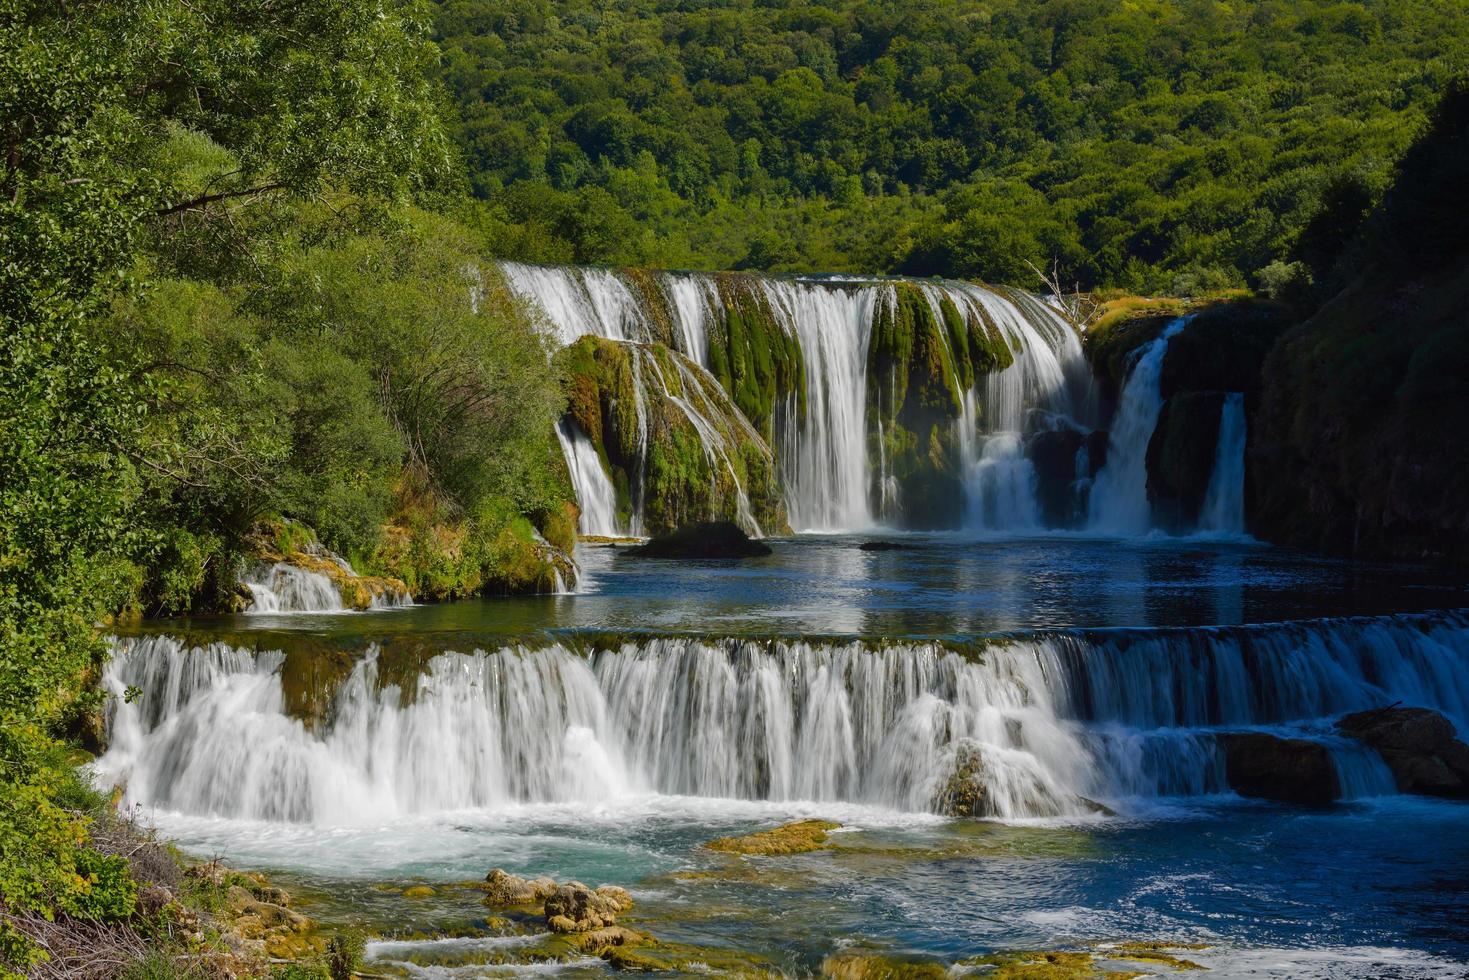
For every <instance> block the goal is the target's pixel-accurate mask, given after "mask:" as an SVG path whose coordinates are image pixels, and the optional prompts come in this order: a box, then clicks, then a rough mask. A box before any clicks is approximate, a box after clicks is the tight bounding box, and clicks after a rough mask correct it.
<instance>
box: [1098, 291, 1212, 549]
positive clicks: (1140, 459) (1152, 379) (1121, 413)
mask: <svg viewBox="0 0 1469 980" xmlns="http://www.w3.org/2000/svg"><path fill="white" fill-rule="evenodd" d="M1188 321H1189V318H1188V317H1179V318H1178V319H1176V320H1174V321H1173V322H1172V323H1170V324H1168V326H1167V327H1166V328H1165V329H1164V331H1163V333H1162V335H1161V336H1159V337H1158V338H1157V339H1156V340H1154V341H1152V342H1151V343H1149V344H1148V345H1147V346H1146V347H1144V348H1143V349H1142V350H1141V351H1140V352H1139V354H1138V357H1137V360H1136V362H1135V363H1134V364H1133V366H1132V369H1131V370H1130V371H1129V372H1128V375H1127V380H1126V381H1125V382H1124V383H1123V385H1122V394H1121V395H1120V396H1119V397H1118V402H1117V415H1116V418H1115V419H1114V420H1113V422H1112V430H1111V440H1110V442H1109V443H1108V448H1107V463H1106V465H1105V466H1103V467H1102V469H1101V471H1100V472H1099V473H1097V476H1096V480H1095V482H1094V483H1093V484H1092V490H1091V500H1090V503H1089V505H1088V506H1089V515H1090V516H1089V520H1088V522H1087V526H1088V527H1089V528H1090V529H1092V530H1095V531H1103V532H1106V533H1109V534H1143V533H1145V532H1146V531H1147V530H1148V529H1149V528H1150V527H1151V526H1152V507H1151V506H1150V504H1149V503H1148V441H1149V440H1150V439H1151V438H1152V437H1153V430H1154V429H1155V428H1157V426H1158V415H1159V414H1160V413H1161V412H1162V411H1163V397H1162V394H1161V393H1160V391H1159V382H1160V379H1161V377H1162V374H1163V358H1164V356H1165V355H1166V354H1167V353H1168V341H1169V340H1170V339H1171V338H1172V337H1174V336H1176V335H1177V334H1178V333H1179V331H1181V330H1182V329H1183V328H1184V327H1185V326H1187V324H1188Z"/></svg>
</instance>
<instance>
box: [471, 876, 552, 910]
mask: <svg viewBox="0 0 1469 980" xmlns="http://www.w3.org/2000/svg"><path fill="white" fill-rule="evenodd" d="M485 885H486V887H485V890H484V891H485V898H484V902H485V904H486V905H536V904H538V903H540V902H544V901H545V900H546V899H548V898H550V897H551V896H552V895H555V894H556V888H557V885H556V882H555V881H553V880H552V879H550V878H522V877H521V876H520V875H513V874H511V873H510V872H508V871H505V870H503V869H502V868H496V869H495V870H493V871H491V872H490V873H489V874H487V875H485Z"/></svg>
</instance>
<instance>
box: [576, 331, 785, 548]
mask: <svg viewBox="0 0 1469 980" xmlns="http://www.w3.org/2000/svg"><path fill="white" fill-rule="evenodd" d="M557 359H558V361H559V364H560V366H561V368H562V370H563V371H564V373H565V377H566V384H567V390H568V406H567V418H568V419H569V421H570V422H571V424H573V425H575V426H576V427H577V428H578V429H579V430H580V431H581V432H582V433H584V434H585V435H586V436H587V438H588V439H589V440H590V441H591V443H592V445H593V446H594V447H595V448H596V451H597V456H598V458H599V460H601V462H602V464H603V466H604V467H605V468H606V472H607V474H608V476H609V477H610V478H611V480H612V484H613V487H614V488H615V490H616V492H617V508H618V511H619V518H620V520H621V521H622V522H623V523H625V524H626V523H629V521H628V519H629V517H630V516H631V515H632V514H633V513H634V512H637V513H640V514H641V516H642V530H643V531H644V532H645V533H648V534H660V533H664V532H667V531H671V530H673V529H674V528H676V527H678V526H680V525H682V524H686V523H688V522H690V521H703V520H728V521H734V522H736V523H739V524H741V525H744V526H746V529H747V530H751V531H757V530H758V531H759V532H761V533H765V534H779V533H785V532H786V531H788V530H789V525H788V524H787V522H786V515H785V505H784V501H783V499H782V494H781V488H780V481H779V477H778V474H777V471H776V465H775V459H774V456H773V455H772V454H771V452H770V448H769V446H768V445H767V444H766V442H765V440H764V439H763V438H762V436H761V435H760V433H759V432H757V431H756V429H755V428H754V427H753V426H752V425H751V424H750V422H749V421H748V420H747V419H746V417H745V416H744V415H743V414H742V413H741V412H740V410H739V409H738V408H736V406H735V402H734V401H733V400H732V399H731V398H730V397H729V396H728V395H727V394H726V393H725V391H724V389H723V388H722V387H721V386H720V384H719V383H718V382H717V381H716V380H715V378H714V377H713V376H711V375H710V373H709V372H707V371H705V370H703V369H702V368H700V367H699V366H698V365H696V364H694V363H693V362H692V361H690V360H689V359H688V358H686V357H684V356H683V355H681V354H678V353H676V352H675V351H672V350H669V349H668V348H667V347H665V346H663V345H662V344H630V343H620V342H617V341H610V340H603V339H601V338H597V337H583V338H581V339H580V340H578V341H577V342H576V343H574V344H572V345H570V346H569V347H567V348H565V349H564V350H562V351H561V352H560V353H559V354H558V355H557Z"/></svg>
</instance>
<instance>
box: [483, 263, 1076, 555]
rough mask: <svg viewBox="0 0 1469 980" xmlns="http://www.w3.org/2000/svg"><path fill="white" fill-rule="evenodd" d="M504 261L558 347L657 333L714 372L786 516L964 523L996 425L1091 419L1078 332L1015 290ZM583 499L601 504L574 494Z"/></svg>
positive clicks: (1009, 435)
mask: <svg viewBox="0 0 1469 980" xmlns="http://www.w3.org/2000/svg"><path fill="white" fill-rule="evenodd" d="M501 269H502V271H503V273H504V276H505V279H506V282H507V283H508V285H509V286H510V288H511V289H512V290H513V291H514V292H515V293H516V294H517V295H518V296H520V297H521V298H522V299H523V300H524V301H525V302H527V303H528V304H530V305H531V306H532V307H533V308H534V309H535V310H536V311H538V312H539V313H540V314H541V315H542V316H544V318H545V319H546V321H547V323H548V325H549V327H550V329H551V330H552V332H553V334H554V338H555V340H556V341H557V342H558V343H560V344H562V345H566V344H571V343H573V342H574V341H575V340H576V339H577V338H579V337H581V336H584V335H589V334H590V335H593V336H596V337H600V338H604V339H608V340H616V341H623V342H637V343H643V344H662V345H664V346H667V347H669V348H671V349H673V350H675V351H678V352H679V353H681V354H683V355H685V356H686V357H688V358H689V359H690V360H692V361H693V362H694V363H696V364H697V365H699V366H700V367H702V368H704V369H705V370H707V371H709V372H710V373H711V374H712V375H713V376H714V377H715V378H716V379H717V380H718V381H719V382H720V384H722V385H723V386H724V387H725V389H726V390H727V392H728V394H729V395H730V397H731V398H732V399H733V401H734V403H735V405H736V406H737V407H738V409H739V410H740V412H742V413H743V414H744V415H745V416H746V417H747V419H748V421H749V422H750V423H751V424H752V425H753V426H754V427H755V429H756V430H758V431H759V433H760V435H761V436H762V437H763V438H764V439H765V441H766V442H767V443H768V445H769V446H770V448H771V449H772V450H773V451H774V453H775V456H776V458H777V462H778V468H779V475H780V481H781V489H782V492H783V494H784V497H785V509H786V511H787V513H788V515H789V519H790V524H791V526H792V527H794V528H796V529H797V530H822V531H829V530H844V529H857V528H863V527H868V526H871V525H874V524H876V523H879V522H882V523H896V524H899V525H911V526H919V527H946V526H947V527H954V526H958V525H959V524H960V523H961V522H962V520H963V515H964V513H965V511H966V508H965V506H964V503H963V499H962V498H963V495H964V493H965V490H964V488H965V487H966V486H970V487H972V486H980V485H983V484H984V481H983V480H980V481H974V480H972V479H970V477H968V476H967V475H966V474H968V473H969V472H970V471H971V470H973V469H974V468H975V467H976V466H978V465H980V463H981V461H982V460H984V459H985V458H986V456H985V451H984V445H985V444H986V443H987V442H988V441H989V440H990V439H992V438H996V437H998V438H1000V439H1001V440H1002V442H1001V443H1000V445H1002V446H1009V445H1013V444H1015V443H1016V442H1017V440H1019V439H1020V438H1021V437H1022V436H1023V435H1025V434H1027V433H1028V432H1030V431H1032V430H1033V429H1034V428H1036V426H1037V422H1036V419H1035V417H1036V416H1037V415H1039V416H1040V417H1042V418H1054V417H1064V418H1067V419H1070V420H1074V421H1075V422H1076V423H1077V424H1080V425H1083V426H1092V425H1095V421H1096V420H1095V418H1094V413H1095V399H1094V397H1093V395H1092V391H1091V379H1090V374H1089V371H1088V369H1087V366H1086V361H1085V358H1084V356H1083V353H1082V349H1081V344H1080V340H1079V338H1078V336H1077V334H1076V331H1075V330H1074V329H1073V328H1072V327H1071V326H1070V325H1069V324H1068V323H1067V322H1066V321H1065V320H1064V319H1063V318H1062V316H1061V315H1060V314H1059V313H1058V312H1057V311H1056V310H1055V309H1053V308H1052V307H1051V306H1049V305H1047V304H1046V303H1044V302H1042V301H1040V300H1039V299H1037V298H1036V297H1033V296H1030V295H1029V294H1026V293H1023V292H1020V291H1016V290H1008V289H1007V290H1000V289H990V288H987V287H982V286H978V285H974V284H970V283H962V282H953V281H943V280H932V281H909V280H897V279H850V278H836V277H788V276H782V277H776V276H757V275H747V274H739V273H718V274H713V273H696V272H656V271H648V270H616V269H602V268H583V267H572V266H531V265H524V264H520V263H513V262H505V263H502V264H501ZM915 310H917V311H918V312H917V313H916V314H915ZM875 338H876V339H875ZM563 442H564V444H565V445H566V446H567V447H568V448H573V449H574V447H575V443H574V442H573V441H571V440H569V439H563ZM994 456H995V451H994V450H993V449H992V450H991V452H990V454H989V457H988V458H994ZM586 458H587V457H586V456H585V455H584V457H583V460H582V461H580V462H584V461H585V459H586ZM580 462H579V463H578V465H580ZM613 482H614V481H612V480H610V479H609V480H608V481H598V480H595V479H585V478H584V479H579V480H578V488H579V490H581V491H582V492H585V493H593V492H599V493H604V494H605V493H606V492H607V487H608V486H611V485H612V483H613ZM630 482H635V481H634V480H631V479H630ZM636 489H637V488H635V487H630V488H629V492H630V494H631V496H632V497H634V498H636V497H637V493H636ZM1031 493H1032V495H1033V491H1032V492H1031ZM947 498H953V499H952V500H949V499H947ZM633 505H634V507H635V508H636V507H639V506H641V504H640V502H638V501H637V500H634V501H633ZM976 507H978V509H983V507H982V506H978V505H972V506H971V507H970V508H969V510H970V511H971V512H973V511H975V510H976ZM583 509H584V510H589V511H592V512H594V513H597V514H601V513H604V512H606V511H607V510H609V509H611V508H610V507H609V505H608V503H607V502H606V501H590V500H583ZM1033 510H1034V508H1033V507H1031V508H1029V509H1028V510H1026V512H1027V513H1029V512H1032V511H1033ZM629 523H630V524H631V523H640V522H639V521H637V520H636V518H634V519H632V520H631V521H630V522H629Z"/></svg>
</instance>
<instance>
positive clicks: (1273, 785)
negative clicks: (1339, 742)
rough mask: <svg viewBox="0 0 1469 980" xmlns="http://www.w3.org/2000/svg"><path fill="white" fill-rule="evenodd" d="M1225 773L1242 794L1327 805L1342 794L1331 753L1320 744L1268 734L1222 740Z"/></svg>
mask: <svg viewBox="0 0 1469 980" xmlns="http://www.w3.org/2000/svg"><path fill="white" fill-rule="evenodd" d="M1218 743H1219V746H1220V748H1222V749H1223V750H1224V773H1225V779H1226V780H1227V781H1228V782H1229V786H1230V788H1231V789H1233V790H1234V791H1235V792H1236V793H1238V794H1240V795H1241V796H1250V797H1255V798H1257V799H1262V800H1275V801H1277V802H1280V803H1303V804H1308V805H1315V806H1324V805H1325V804H1328V803H1330V802H1331V801H1332V800H1334V799H1336V797H1337V795H1338V793H1339V792H1340V786H1339V785H1338V782H1337V776H1336V767H1335V766H1334V765H1332V762H1331V753H1330V752H1329V751H1328V750H1327V748H1326V746H1325V745H1322V744H1321V743H1320V742H1312V741H1309V740H1307V739H1303V738H1282V737H1281V736H1279V735H1271V734H1268V733H1266V732H1229V733H1226V734H1223V735H1220V736H1218Z"/></svg>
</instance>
